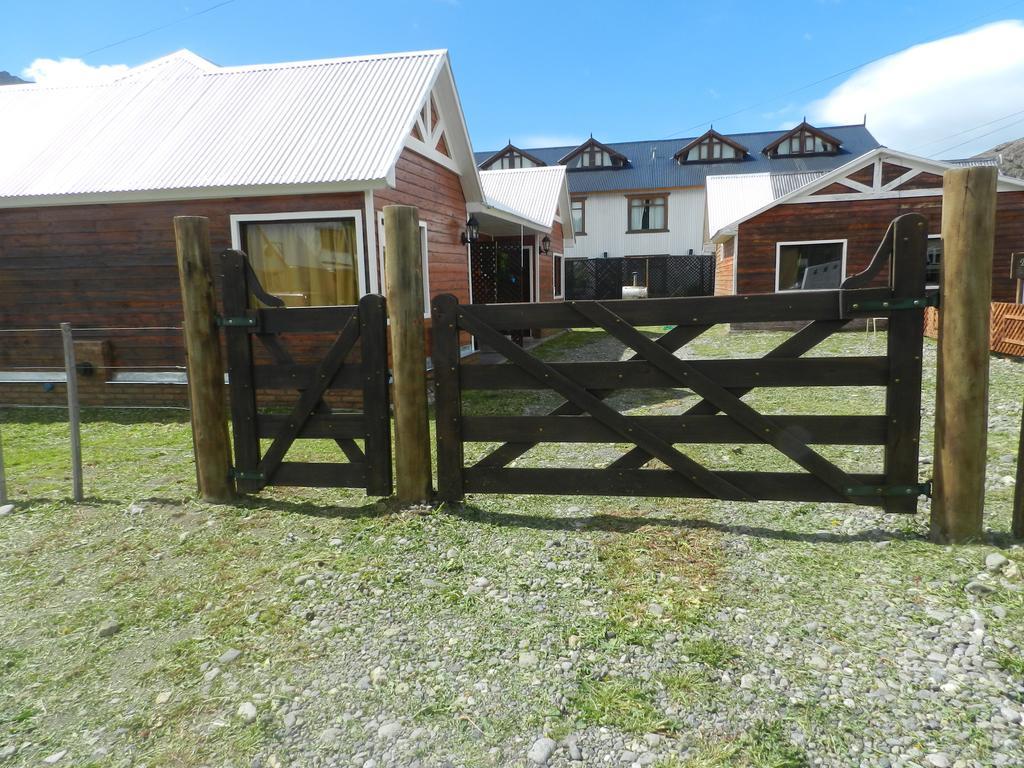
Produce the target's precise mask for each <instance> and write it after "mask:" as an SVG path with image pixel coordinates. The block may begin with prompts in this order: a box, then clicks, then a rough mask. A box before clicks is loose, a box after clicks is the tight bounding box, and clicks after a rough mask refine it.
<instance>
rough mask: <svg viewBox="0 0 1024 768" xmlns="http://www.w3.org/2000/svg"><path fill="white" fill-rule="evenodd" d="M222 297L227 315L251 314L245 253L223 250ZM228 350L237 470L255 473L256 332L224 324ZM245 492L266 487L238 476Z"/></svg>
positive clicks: (257, 457) (257, 452) (257, 451)
mask: <svg viewBox="0 0 1024 768" xmlns="http://www.w3.org/2000/svg"><path fill="white" fill-rule="evenodd" d="M220 263H221V281H220V284H221V301H222V303H223V305H224V306H223V309H224V316H225V317H246V316H247V315H248V314H249V273H248V270H247V269H246V268H245V254H243V253H242V252H241V251H233V250H227V251H224V252H223V253H222V254H221V257H220ZM224 343H225V347H226V348H227V353H228V391H229V392H230V395H231V396H230V402H231V434H232V437H233V438H234V446H235V462H234V465H235V470H237V471H241V472H246V473H253V472H255V471H256V468H257V466H258V465H259V462H260V441H259V437H258V435H257V429H256V418H257V417H256V387H255V386H254V383H253V370H252V369H253V365H252V335H251V334H250V333H249V328H247V327H245V326H235V325H229V326H227V327H225V328H224ZM235 486H236V487H237V488H238V490H239V491H241V492H243V493H251V492H254V491H258V490H259V489H260V488H262V487H263V483H262V482H260V481H259V480H251V479H245V478H244V477H236V478H235Z"/></svg>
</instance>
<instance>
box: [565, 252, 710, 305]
mask: <svg viewBox="0 0 1024 768" xmlns="http://www.w3.org/2000/svg"><path fill="white" fill-rule="evenodd" d="M623 286H639V287H645V288H647V297H648V298H652V299H653V298H668V297H674V296H710V295H711V294H712V293H714V288H715V264H714V256H711V255H694V256H630V257H625V258H614V259H569V260H568V261H566V263H565V297H566V298H567V299H581V300H587V299H597V300H602V299H621V298H622V288H623Z"/></svg>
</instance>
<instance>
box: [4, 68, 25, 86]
mask: <svg viewBox="0 0 1024 768" xmlns="http://www.w3.org/2000/svg"><path fill="white" fill-rule="evenodd" d="M25 82H28V81H27V80H22V79H21V78H20V77H18V76H17V75H12V74H11V73H10V72H7V71H4V70H2V69H0V85H17V84H18V83H25Z"/></svg>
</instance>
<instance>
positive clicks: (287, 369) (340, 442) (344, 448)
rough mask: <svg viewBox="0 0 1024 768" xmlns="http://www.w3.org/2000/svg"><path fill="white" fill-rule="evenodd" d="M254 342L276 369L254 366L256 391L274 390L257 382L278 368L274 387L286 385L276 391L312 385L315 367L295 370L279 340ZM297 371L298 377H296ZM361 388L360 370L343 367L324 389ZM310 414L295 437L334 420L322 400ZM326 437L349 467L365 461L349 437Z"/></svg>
mask: <svg viewBox="0 0 1024 768" xmlns="http://www.w3.org/2000/svg"><path fill="white" fill-rule="evenodd" d="M334 309H337V307H334ZM342 309H349V308H348V307H342ZM349 316H350V313H348V312H346V313H343V314H340V315H339V314H335V315H333V316H332V317H333V318H334V319H335V320H338V319H343V318H349ZM346 322H347V320H346ZM258 338H259V339H260V342H261V343H262V344H263V346H264V347H266V349H267V351H268V352H270V355H271V357H273V358H274V360H275V361H276V363H277V365H276V366H269V365H262V366H260V365H258V366H255V367H254V368H253V372H254V376H253V378H254V380H255V381H256V387H257V389H273V388H274V387H273V386H263V385H262V381H263V380H262V379H261V378H260V375H261V371H267V370H273V369H274V368H275V367H278V368H280V372H279V375H280V378H279V379H277V380H276V381H275V383H276V382H277V381H279V382H282V383H283V382H285V381H287V382H288V384H286V385H284V386H281V387H279V388H280V389H294V390H296V391H298V392H300V393H301V392H302V390H304V389H306V387H308V386H309V383H310V382H312V381H313V380H314V379H315V377H316V375H317V368H316V366H314V365H308V366H298V365H296V364H295V360H294V359H293V358H292V356H291V354H290V353H289V352H288V350H287V349H285V348H284V345H283V344H281V340H280V339H279V338H278V337H277V336H276V335H273V334H268V333H261V334H259V336H258ZM297 371H298V372H299V373H296V372H297ZM289 373H290V374H291V375H290V376H287V377H286V376H285V375H284V374H289ZM339 380H343V381H344V383H345V384H350V386H348V387H342V386H341V385H340V384H339ZM362 384H363V380H362V372H361V371H360V370H358V369H357V368H356V367H355V366H347V367H345V368H343V369H342V370H341V371H339V372H338V373H337V374H335V376H334V378H333V379H332V380H331V382H330V384H328V385H327V388H328V389H341V388H347V389H357V388H358V387H359V386H361V385H362ZM314 411H315V413H316V416H311V417H310V419H309V420H308V421H307V422H306V424H304V425H303V427H302V433H303V434H300V435H299V437H304V436H305V434H304V433H305V432H307V431H309V430H316V428H317V427H316V426H315V425H314V424H311V422H314V421H316V422H318V421H319V419H321V418H326V419H331V418H333V417H335V416H336V415H335V414H333V412H332V411H331V408H330V406H329V405H327V403H325V402H324V401H323V399H322V398H321V399H320V400H319V401H318V402H317V404H316V405H315V406H314ZM283 418H284V419H287V418H288V417H287V416H285V417H283ZM356 436H357V437H364V438H365V432H363V433H361V434H359V435H356ZM261 437H274V435H261ZM326 437H331V438H333V439H334V443H335V445H337V446H338V448H340V449H341V452H342V453H344V454H345V458H346V459H348V460H349V461H351V462H352V463H354V464H361V463H363V462H365V461H366V457H365V456H364V455H363V452H362V451H361V450H360V449H359V446H358V445H357V444H356V441H355V440H353V439H352V438H353V435H346V434H338V435H326ZM388 439H389V440H390V432H389V436H388Z"/></svg>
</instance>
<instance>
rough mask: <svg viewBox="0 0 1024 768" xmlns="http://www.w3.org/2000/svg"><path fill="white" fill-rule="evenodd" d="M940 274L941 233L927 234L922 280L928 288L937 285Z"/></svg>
mask: <svg viewBox="0 0 1024 768" xmlns="http://www.w3.org/2000/svg"><path fill="white" fill-rule="evenodd" d="M941 274H942V235H928V251H927V254H926V255H925V259H924V282H925V285H927V286H928V287H929V288H937V287H938V286H939V276H940V275H941Z"/></svg>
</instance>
